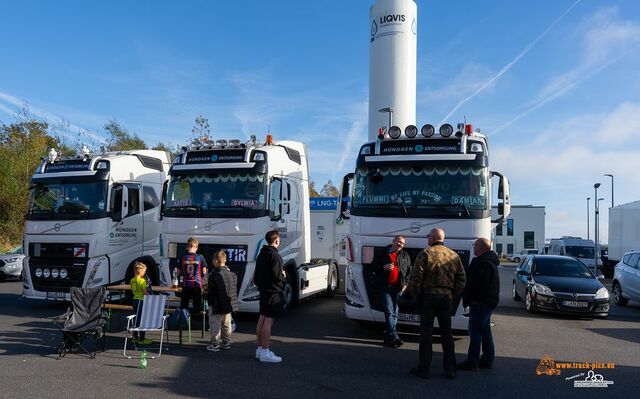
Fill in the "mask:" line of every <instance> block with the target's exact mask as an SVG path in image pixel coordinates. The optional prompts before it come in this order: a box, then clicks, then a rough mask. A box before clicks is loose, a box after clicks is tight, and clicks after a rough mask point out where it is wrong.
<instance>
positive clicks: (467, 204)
mask: <svg viewBox="0 0 640 399" xmlns="http://www.w3.org/2000/svg"><path fill="white" fill-rule="evenodd" d="M488 195H489V190H488V186H487V171H486V168H482V167H470V166H414V167H410V166H409V167H406V166H386V167H369V168H367V167H361V168H359V169H358V170H357V171H356V175H355V178H354V195H353V199H352V205H351V211H352V214H356V215H365V214H366V215H369V216H374V214H375V213H378V214H380V215H379V216H384V215H386V214H389V213H393V215H391V216H415V217H430V216H442V217H446V216H452V214H461V215H462V217H466V218H471V217H474V216H472V213H473V215H477V213H478V212H477V211H482V210H485V209H487V204H488ZM390 211H391V212H390ZM476 217H479V216H476Z"/></svg>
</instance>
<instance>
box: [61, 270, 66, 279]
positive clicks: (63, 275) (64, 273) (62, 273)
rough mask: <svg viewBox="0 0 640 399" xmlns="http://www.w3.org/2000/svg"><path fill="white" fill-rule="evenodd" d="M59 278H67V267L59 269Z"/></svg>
mask: <svg viewBox="0 0 640 399" xmlns="http://www.w3.org/2000/svg"><path fill="white" fill-rule="evenodd" d="M60 278H61V279H65V278H67V269H65V268H62V269H60Z"/></svg>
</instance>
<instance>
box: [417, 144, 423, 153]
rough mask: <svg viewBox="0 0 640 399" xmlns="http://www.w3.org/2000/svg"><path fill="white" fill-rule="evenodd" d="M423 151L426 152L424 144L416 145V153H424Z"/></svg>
mask: <svg viewBox="0 0 640 399" xmlns="http://www.w3.org/2000/svg"><path fill="white" fill-rule="evenodd" d="M422 151H424V147H423V146H422V144H418V145H416V152H422Z"/></svg>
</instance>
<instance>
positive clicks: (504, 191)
mask: <svg viewBox="0 0 640 399" xmlns="http://www.w3.org/2000/svg"><path fill="white" fill-rule="evenodd" d="M494 176H497V177H498V178H499V181H498V199H500V200H502V201H501V202H500V203H499V204H498V215H499V217H498V219H496V220H492V222H494V223H502V222H503V221H504V219H506V218H507V216H509V215H510V214H511V193H510V188H509V179H507V177H506V176H504V175H502V173H499V172H494V171H492V172H491V177H494Z"/></svg>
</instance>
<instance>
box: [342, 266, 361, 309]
mask: <svg viewBox="0 0 640 399" xmlns="http://www.w3.org/2000/svg"><path fill="white" fill-rule="evenodd" d="M346 294H347V297H348V298H350V299H351V300H352V301H354V302H358V303H359V304H363V303H364V299H363V298H362V294H361V293H360V289H358V283H357V282H356V276H355V273H354V272H353V270H352V269H351V266H347V287H346Z"/></svg>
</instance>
